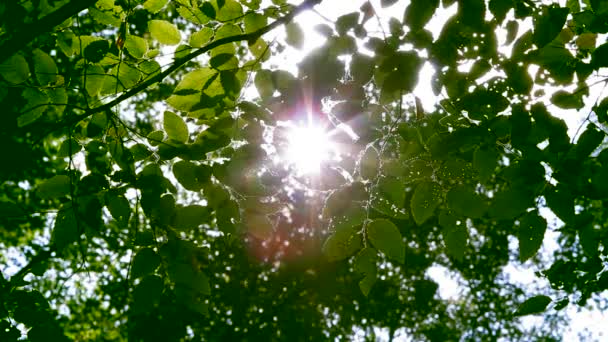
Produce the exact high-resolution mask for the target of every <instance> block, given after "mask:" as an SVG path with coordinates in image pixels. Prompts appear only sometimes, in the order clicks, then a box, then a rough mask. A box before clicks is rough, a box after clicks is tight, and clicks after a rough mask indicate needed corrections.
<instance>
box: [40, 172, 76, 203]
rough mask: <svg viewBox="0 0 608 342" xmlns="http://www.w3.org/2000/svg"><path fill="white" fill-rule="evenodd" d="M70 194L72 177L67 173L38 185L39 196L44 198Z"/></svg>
mask: <svg viewBox="0 0 608 342" xmlns="http://www.w3.org/2000/svg"><path fill="white" fill-rule="evenodd" d="M69 194H70V177H68V176H66V175H56V176H53V177H51V178H49V179H47V180H45V181H44V182H42V184H40V185H39V186H38V196H40V198H42V199H54V198H60V197H64V196H67V195H69Z"/></svg>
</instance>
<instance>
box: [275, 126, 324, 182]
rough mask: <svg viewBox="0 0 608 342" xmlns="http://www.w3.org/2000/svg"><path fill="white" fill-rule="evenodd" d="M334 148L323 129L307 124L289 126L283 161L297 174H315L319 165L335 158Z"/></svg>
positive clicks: (319, 167) (318, 169)
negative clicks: (291, 166)
mask: <svg viewBox="0 0 608 342" xmlns="http://www.w3.org/2000/svg"><path fill="white" fill-rule="evenodd" d="M335 155H336V146H335V144H334V143H333V142H332V141H331V134H330V132H328V131H327V130H326V128H325V127H322V126H320V125H315V124H314V123H311V122H308V123H306V124H302V125H298V124H291V125H290V126H289V127H288V131H287V148H286V150H285V152H284V156H283V159H284V160H285V161H286V162H287V163H288V164H290V165H293V167H294V168H295V170H296V172H297V173H298V174H316V173H319V171H320V169H321V164H322V163H323V162H325V161H329V160H331V159H333V158H335Z"/></svg>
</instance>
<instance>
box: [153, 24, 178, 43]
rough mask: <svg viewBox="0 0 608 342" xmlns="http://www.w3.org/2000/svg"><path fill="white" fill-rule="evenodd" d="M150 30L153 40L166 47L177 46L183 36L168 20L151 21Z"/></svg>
mask: <svg viewBox="0 0 608 342" xmlns="http://www.w3.org/2000/svg"><path fill="white" fill-rule="evenodd" d="M148 29H149V30H150V34H151V35H152V38H154V39H156V40H157V41H158V42H159V43H161V44H165V45H177V44H179V42H180V41H181V40H182V35H181V34H180V32H179V30H178V29H177V27H176V26H175V25H173V24H172V23H170V22H168V21H166V20H150V22H149V24H148Z"/></svg>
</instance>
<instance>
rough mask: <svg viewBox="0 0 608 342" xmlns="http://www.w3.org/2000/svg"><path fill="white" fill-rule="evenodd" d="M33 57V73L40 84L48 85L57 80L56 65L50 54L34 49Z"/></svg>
mask: <svg viewBox="0 0 608 342" xmlns="http://www.w3.org/2000/svg"><path fill="white" fill-rule="evenodd" d="M33 58H34V73H35V74H36V79H38V82H39V83H40V85H43V86H45V85H48V84H52V83H55V82H56V80H57V73H58V70H57V65H56V64H55V61H54V60H53V58H51V56H49V55H48V54H47V53H46V52H44V51H42V50H40V49H35V50H34V51H33Z"/></svg>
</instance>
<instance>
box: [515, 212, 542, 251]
mask: <svg viewBox="0 0 608 342" xmlns="http://www.w3.org/2000/svg"><path fill="white" fill-rule="evenodd" d="M546 230H547V221H546V220H545V219H544V218H542V217H541V216H539V215H538V213H536V212H535V211H532V212H529V213H527V214H526V215H525V216H524V217H523V218H522V219H521V220H520V222H519V230H518V234H517V238H518V239H519V260H520V261H521V262H524V261H526V260H528V259H530V258H531V257H533V256H535V255H536V253H537V252H538V250H539V249H540V247H541V246H542V244H543V239H544V237H545V231H546Z"/></svg>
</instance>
